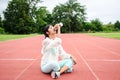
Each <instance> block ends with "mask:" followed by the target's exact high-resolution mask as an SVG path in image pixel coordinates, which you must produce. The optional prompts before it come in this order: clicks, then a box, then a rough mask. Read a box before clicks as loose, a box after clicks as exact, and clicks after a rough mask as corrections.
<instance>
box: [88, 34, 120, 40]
mask: <svg viewBox="0 0 120 80" xmlns="http://www.w3.org/2000/svg"><path fill="white" fill-rule="evenodd" d="M88 35H91V36H100V37H106V38H115V39H120V32H110V33H104V32H101V33H88Z"/></svg>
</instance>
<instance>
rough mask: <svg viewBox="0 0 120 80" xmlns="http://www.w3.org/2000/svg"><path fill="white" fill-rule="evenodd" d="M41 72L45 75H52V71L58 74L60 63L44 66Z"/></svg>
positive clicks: (50, 63)
mask: <svg viewBox="0 0 120 80" xmlns="http://www.w3.org/2000/svg"><path fill="white" fill-rule="evenodd" d="M41 70H42V72H44V73H50V72H52V71H55V72H57V71H59V70H60V66H59V64H58V62H49V63H47V64H45V65H43V66H42V67H41Z"/></svg>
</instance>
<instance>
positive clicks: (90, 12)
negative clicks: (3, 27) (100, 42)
mask: <svg viewBox="0 0 120 80" xmlns="http://www.w3.org/2000/svg"><path fill="white" fill-rule="evenodd" d="M8 1H10V0H0V15H2V16H3V14H2V12H3V11H4V10H5V9H6V7H7V4H8ZM42 1H43V2H42V3H40V4H38V5H39V6H46V7H47V9H48V10H49V11H50V12H52V10H53V8H54V7H55V6H56V5H59V4H60V3H61V4H64V3H65V2H66V1H68V0H42ZM77 1H78V2H79V3H80V4H81V5H85V8H86V13H87V15H86V17H87V21H90V20H93V19H96V18H98V19H99V20H100V21H101V22H103V23H104V24H107V23H109V22H112V23H115V22H116V21H117V20H119V21H120V0H77Z"/></svg>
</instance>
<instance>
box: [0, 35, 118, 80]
mask: <svg viewBox="0 0 120 80" xmlns="http://www.w3.org/2000/svg"><path fill="white" fill-rule="evenodd" d="M61 38H62V41H63V47H64V49H65V50H66V52H68V53H71V54H72V55H73V56H75V57H76V59H77V65H75V66H74V72H72V73H67V74H63V75H61V77H60V78H59V79H57V80H120V40H116V39H108V38H100V37H91V36H87V35H84V34H63V35H62V36H61ZM43 39H44V37H43V36H37V37H32V38H25V39H20V40H12V41H6V42H0V80H53V79H52V78H51V77H50V75H47V74H44V73H42V72H41V71H40V67H39V66H40V59H41V54H40V50H41V42H42V40H43Z"/></svg>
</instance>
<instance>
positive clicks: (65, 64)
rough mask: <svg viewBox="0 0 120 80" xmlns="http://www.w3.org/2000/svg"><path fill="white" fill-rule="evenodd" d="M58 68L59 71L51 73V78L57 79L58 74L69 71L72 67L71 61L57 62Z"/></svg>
mask: <svg viewBox="0 0 120 80" xmlns="http://www.w3.org/2000/svg"><path fill="white" fill-rule="evenodd" d="M59 66H60V68H61V69H60V71H57V72H55V71H53V72H52V73H51V76H52V78H58V77H60V74H62V73H64V72H65V71H67V70H68V69H71V68H72V66H73V61H72V60H71V59H65V60H61V61H59Z"/></svg>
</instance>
